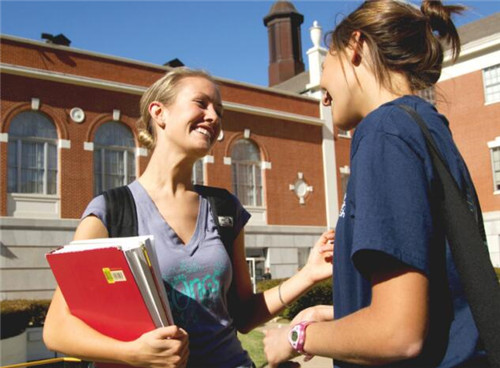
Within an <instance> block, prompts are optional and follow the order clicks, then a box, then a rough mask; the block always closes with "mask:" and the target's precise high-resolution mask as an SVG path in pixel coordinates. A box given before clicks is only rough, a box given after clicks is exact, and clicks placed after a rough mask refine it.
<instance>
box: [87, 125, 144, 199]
mask: <svg viewBox="0 0 500 368" xmlns="http://www.w3.org/2000/svg"><path fill="white" fill-rule="evenodd" d="M134 151H135V144H134V137H133V135H132V132H131V131H130V129H129V128H128V127H126V126H125V125H123V124H122V123H118V122H109V123H105V124H103V125H101V126H100V127H99V129H97V132H96V134H95V140H94V194H99V193H101V192H103V191H104V190H108V189H110V188H114V187H118V186H122V185H126V184H128V183H130V182H132V181H133V180H134V179H135V152H134Z"/></svg>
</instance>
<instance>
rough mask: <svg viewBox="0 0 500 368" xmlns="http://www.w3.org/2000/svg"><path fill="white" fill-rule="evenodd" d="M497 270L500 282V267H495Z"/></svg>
mask: <svg viewBox="0 0 500 368" xmlns="http://www.w3.org/2000/svg"><path fill="white" fill-rule="evenodd" d="M495 272H496V274H497V278H498V282H500V268H499V267H495Z"/></svg>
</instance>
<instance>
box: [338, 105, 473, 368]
mask: <svg viewBox="0 0 500 368" xmlns="http://www.w3.org/2000/svg"><path fill="white" fill-rule="evenodd" d="M398 104H405V105H408V106H410V107H412V108H414V109H415V110H416V111H417V112H418V113H419V114H420V115H421V116H422V118H423V119H424V120H425V122H426V124H427V126H428V127H429V130H430V132H431V134H432V136H433V138H434V140H435V141H436V144H437V146H438V149H439V150H440V152H441V154H442V156H443V157H444V159H445V160H446V161H447V163H448V166H449V168H450V170H451V173H452V175H453V177H454V178H455V180H456V181H457V183H458V185H459V186H460V187H461V188H462V190H466V188H472V182H471V179H470V176H469V174H468V171H467V168H466V167H465V163H464V161H463V160H462V158H461V155H460V153H459V152H458V150H457V148H456V146H455V144H454V142H453V139H452V136H451V133H450V130H449V128H448V123H447V121H446V119H445V118H444V117H443V116H442V115H440V114H439V113H438V112H437V111H436V109H435V108H434V106H432V105H431V104H429V103H427V102H426V101H424V100H422V99H421V98H419V97H416V96H404V97H401V98H398V99H396V100H394V101H392V102H389V103H386V104H384V105H382V106H380V107H379V108H378V109H376V110H374V111H373V112H371V113H370V114H369V115H368V116H366V117H365V119H363V121H361V123H360V124H359V125H358V126H357V128H356V131H355V133H354V135H353V139H352V145H351V175H350V178H349V183H348V186H347V191H346V196H345V198H344V203H343V205H342V208H341V211H340V214H339V220H338V223H337V227H336V235H335V257H334V305H335V318H336V319H339V318H342V317H344V316H347V315H349V314H352V313H354V312H356V311H358V310H359V309H361V308H364V307H367V306H368V305H370V302H371V284H370V273H371V272H374V270H376V269H377V268H379V267H384V265H388V264H390V265H392V266H394V264H396V265H400V264H401V263H403V264H405V265H408V266H411V267H413V268H415V269H417V270H419V271H421V272H423V273H424V274H426V275H427V277H428V278H429V288H430V291H429V292H430V330H429V333H428V337H427V340H426V343H425V345H424V348H423V351H422V354H421V355H420V356H419V357H417V358H416V359H411V360H407V361H403V362H398V363H396V364H392V365H390V366H391V367H454V366H456V365H458V364H460V363H461V362H464V361H466V360H468V359H469V358H471V357H473V356H474V355H475V354H477V353H478V352H477V350H478V349H477V342H478V332H477V329H476V326H475V324H474V321H473V319H472V315H471V312H470V309H469V306H468V304H467V302H466V300H465V297H464V294H463V290H462V287H461V285H460V282H459V279H458V275H457V271H456V269H455V266H454V264H453V261H452V259H451V254H450V251H449V248H448V246H447V244H446V241H445V237H444V234H443V231H442V227H441V226H439V224H438V219H437V218H436V217H437V216H436V214H435V211H434V210H433V205H432V203H433V201H432V200H431V196H432V193H434V192H433V190H432V188H433V185H434V181H433V179H434V172H433V167H432V162H431V158H430V156H429V154H428V151H427V147H426V143H425V139H424V136H423V135H422V132H421V130H420V128H419V126H418V125H417V124H416V123H415V122H414V121H413V120H412V119H411V118H410V117H409V115H407V113H406V112H404V111H403V110H402V109H400V108H398V107H397V106H396V105H398ZM445 264H446V267H445ZM396 267H397V266H396ZM448 285H449V286H448ZM335 365H336V366H338V367H352V366H356V365H351V364H346V363H343V362H340V361H335Z"/></svg>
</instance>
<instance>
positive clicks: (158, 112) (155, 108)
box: [148, 101, 167, 129]
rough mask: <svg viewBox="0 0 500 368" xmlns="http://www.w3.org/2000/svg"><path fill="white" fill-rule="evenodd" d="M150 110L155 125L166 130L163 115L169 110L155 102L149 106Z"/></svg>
mask: <svg viewBox="0 0 500 368" xmlns="http://www.w3.org/2000/svg"><path fill="white" fill-rule="evenodd" d="M148 110H149V115H151V119H152V120H153V121H154V123H155V124H156V125H157V126H158V127H160V128H162V129H163V128H165V121H164V120H163V114H164V113H165V112H166V110H167V109H166V108H165V106H164V105H163V104H162V103H161V102H158V101H153V102H151V103H150V104H149V106H148Z"/></svg>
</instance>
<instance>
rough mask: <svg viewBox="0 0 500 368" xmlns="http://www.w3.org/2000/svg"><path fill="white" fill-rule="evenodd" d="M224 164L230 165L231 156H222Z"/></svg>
mask: <svg viewBox="0 0 500 368" xmlns="http://www.w3.org/2000/svg"><path fill="white" fill-rule="evenodd" d="M223 160H224V165H231V157H227V156H224V159H223Z"/></svg>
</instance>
